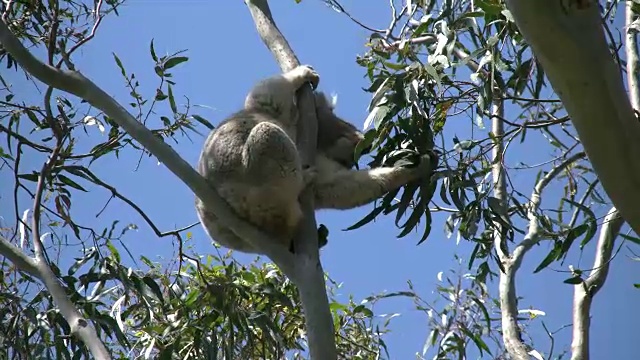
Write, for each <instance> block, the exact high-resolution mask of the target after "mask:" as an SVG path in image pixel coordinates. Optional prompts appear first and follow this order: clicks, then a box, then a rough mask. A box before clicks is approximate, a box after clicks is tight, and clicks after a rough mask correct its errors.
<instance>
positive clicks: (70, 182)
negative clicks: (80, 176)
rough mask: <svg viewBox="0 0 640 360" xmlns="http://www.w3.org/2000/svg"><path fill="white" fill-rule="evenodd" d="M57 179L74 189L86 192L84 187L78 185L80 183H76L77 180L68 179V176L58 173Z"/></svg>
mask: <svg viewBox="0 0 640 360" xmlns="http://www.w3.org/2000/svg"><path fill="white" fill-rule="evenodd" d="M58 179H59V180H60V182H62V183H63V184H65V185H68V186H71V187H72V188H74V189H76V190H80V191H84V192H87V190H85V188H83V187H82V186H80V184H78V183H77V182H75V181H73V180H71V179H69V178H68V177H66V176H64V175H62V174H60V175H58Z"/></svg>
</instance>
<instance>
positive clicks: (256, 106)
mask: <svg viewBox="0 0 640 360" xmlns="http://www.w3.org/2000/svg"><path fill="white" fill-rule="evenodd" d="M319 81H320V77H319V75H318V73H316V71H315V70H313V68H312V67H311V66H309V65H300V66H298V67H296V68H295V69H293V70H291V71H288V72H286V73H284V74H278V75H275V76H272V77H270V78H267V79H264V80H262V81H260V82H259V83H258V84H256V86H254V87H253V89H251V92H250V93H249V95H247V98H246V99H245V102H244V108H245V109H246V110H256V111H259V112H263V113H268V114H270V115H271V116H273V117H274V119H277V120H278V121H279V122H280V123H281V124H282V125H283V126H285V127H287V128H286V129H284V130H286V131H287V132H289V131H290V130H295V129H292V128H291V126H294V125H295V124H296V121H297V116H296V114H297V109H296V104H295V95H296V91H298V89H300V87H302V85H304V84H305V83H308V82H309V83H311V85H312V86H313V88H314V89H315V88H316V87H317V86H318V82H319ZM289 135H290V136H291V135H292V134H291V133H290V134H289Z"/></svg>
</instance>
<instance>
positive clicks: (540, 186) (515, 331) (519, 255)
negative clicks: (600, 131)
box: [498, 152, 585, 360]
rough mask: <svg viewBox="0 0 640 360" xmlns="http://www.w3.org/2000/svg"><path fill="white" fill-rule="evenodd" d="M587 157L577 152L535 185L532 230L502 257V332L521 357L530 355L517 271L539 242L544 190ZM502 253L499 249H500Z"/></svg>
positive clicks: (513, 353)
mask: <svg viewBox="0 0 640 360" xmlns="http://www.w3.org/2000/svg"><path fill="white" fill-rule="evenodd" d="M583 157H585V153H584V152H579V153H576V154H574V155H572V156H570V157H569V158H567V159H566V160H565V161H563V162H562V163H560V164H559V165H557V166H555V167H554V168H553V169H551V171H549V172H548V173H547V174H546V175H545V176H543V177H542V179H540V180H539V181H538V183H537V184H536V186H535V187H534V189H533V192H532V194H531V201H530V202H529V204H528V209H527V210H528V211H527V217H528V218H529V231H528V232H527V234H526V235H525V237H524V240H522V241H521V242H520V243H519V244H518V245H517V246H516V248H515V249H514V250H513V253H512V254H511V255H510V256H506V255H503V256H502V257H501V258H500V261H501V262H502V266H503V267H504V272H500V285H499V289H500V310H501V312H502V331H503V336H502V337H503V339H504V343H505V347H506V348H507V351H508V352H509V354H510V355H511V356H513V357H514V358H515V359H518V360H528V359H529V354H528V350H527V348H526V346H525V344H524V343H523V342H522V340H521V338H520V329H519V327H518V303H517V297H518V294H517V291H516V273H517V272H518V269H519V268H520V265H521V264H522V259H523V258H524V255H525V254H526V253H527V252H528V251H529V250H530V249H531V247H532V246H533V245H535V244H537V243H538V241H540V233H539V232H540V229H539V227H538V214H536V212H537V211H538V208H539V206H540V201H541V195H542V191H543V190H544V189H545V188H546V187H547V185H549V183H550V182H551V180H553V179H554V178H555V177H556V176H558V175H559V174H560V172H562V171H563V170H564V169H566V168H567V167H568V166H569V165H571V164H573V163H574V162H576V161H578V160H579V159H582V158H583ZM498 254H499V255H500V252H498Z"/></svg>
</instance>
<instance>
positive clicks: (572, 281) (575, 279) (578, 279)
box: [563, 276, 584, 285]
mask: <svg viewBox="0 0 640 360" xmlns="http://www.w3.org/2000/svg"><path fill="white" fill-rule="evenodd" d="M583 281H584V280H582V278H581V277H580V276H574V277H570V278H568V279H566V280H565V281H563V283H565V284H571V285H578V284H582V282H583Z"/></svg>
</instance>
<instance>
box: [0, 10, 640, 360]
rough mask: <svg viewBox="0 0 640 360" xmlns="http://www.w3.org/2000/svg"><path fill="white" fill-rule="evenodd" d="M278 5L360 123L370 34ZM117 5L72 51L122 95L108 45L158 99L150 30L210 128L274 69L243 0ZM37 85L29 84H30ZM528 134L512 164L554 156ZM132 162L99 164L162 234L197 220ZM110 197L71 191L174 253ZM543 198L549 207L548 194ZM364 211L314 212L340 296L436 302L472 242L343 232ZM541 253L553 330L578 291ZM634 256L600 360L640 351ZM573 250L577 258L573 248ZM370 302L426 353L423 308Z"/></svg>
mask: <svg viewBox="0 0 640 360" xmlns="http://www.w3.org/2000/svg"><path fill="white" fill-rule="evenodd" d="M365 3H366V5H365ZM343 4H344V5H345V6H346V7H347V8H348V9H350V10H351V11H352V13H353V14H354V15H356V16H357V17H358V19H359V20H361V21H363V22H365V23H366V24H368V25H370V26H372V27H374V28H384V27H386V26H387V25H388V23H389V21H388V19H389V12H388V2H387V1H366V2H364V1H344V2H343ZM271 6H272V11H273V14H274V17H275V19H276V22H277V24H278V26H279V28H280V30H281V31H282V32H283V34H284V35H285V37H286V38H287V39H288V40H289V42H290V44H291V46H292V47H293V49H294V51H295V52H296V54H297V55H298V57H299V59H301V61H302V62H303V63H309V64H311V65H313V66H314V68H315V69H316V70H317V71H318V72H319V73H320V76H321V81H320V89H321V90H323V91H326V92H329V93H331V92H335V93H337V94H338V107H337V112H338V113H339V114H340V115H341V116H342V117H344V118H345V119H349V120H350V121H351V122H353V123H354V124H355V125H357V126H359V127H361V126H362V124H363V121H364V119H365V117H366V115H367V113H366V109H367V106H368V103H369V100H370V95H369V94H368V93H365V92H364V91H362V90H361V89H362V88H364V87H368V86H369V85H370V84H369V82H368V81H367V79H366V78H364V70H363V69H362V68H361V67H359V66H358V65H357V64H356V63H355V58H356V55H358V54H363V53H364V52H365V51H366V48H365V46H364V44H365V42H366V40H367V37H368V32H366V31H365V30H363V29H361V28H359V27H357V26H356V25H355V24H353V23H352V22H351V21H349V20H348V19H347V18H346V17H344V16H342V15H339V14H337V13H335V12H333V11H332V10H330V9H329V8H328V7H326V6H324V5H323V4H322V3H321V2H320V1H318V0H305V1H303V2H302V4H300V5H296V4H295V2H294V1H293V0H290V1H271ZM120 14H121V16H119V17H115V16H111V17H108V18H106V19H105V21H104V22H103V23H102V25H101V28H100V29H99V32H98V36H97V37H96V38H95V39H94V40H93V41H92V42H90V43H89V44H88V45H87V46H85V47H83V48H82V50H80V51H79V53H77V54H76V60H77V67H78V69H79V70H81V71H82V72H83V73H84V74H85V75H86V76H88V77H89V78H90V79H92V80H93V81H94V82H95V83H96V84H98V85H99V86H100V87H101V88H102V89H104V90H105V91H107V93H109V94H111V95H112V96H114V97H115V98H116V99H117V100H118V101H120V102H122V103H128V102H130V98H129V97H128V90H127V89H126V88H125V87H124V80H123V78H122V77H121V76H120V73H119V70H118V69H117V66H116V64H115V62H114V61H113V57H112V52H113V53H116V54H117V55H118V57H119V58H120V59H121V60H122V62H123V64H124V66H125V68H126V69H127V71H128V72H134V73H135V74H136V78H137V79H138V81H139V82H140V84H141V89H140V92H141V93H143V94H144V96H145V97H151V96H152V94H153V91H154V89H155V86H156V85H157V81H156V79H157V78H156V77H155V75H154V73H153V62H152V60H151V57H150V55H149V42H150V41H151V39H155V49H156V53H157V54H158V55H163V54H168V53H173V52H175V51H178V50H182V49H188V51H187V53H186V56H188V57H189V58H190V61H189V62H187V63H186V64H183V65H181V66H180V67H179V68H175V69H174V71H173V74H174V80H175V81H176V82H177V83H178V85H177V87H176V89H175V91H176V95H177V96H176V99H177V101H178V102H179V103H182V104H184V103H185V99H184V98H183V97H182V96H183V95H184V96H187V97H188V98H189V99H190V103H191V104H199V105H203V106H207V107H209V108H205V107H203V108H197V109H194V110H193V112H194V113H198V114H200V115H202V116H204V117H205V118H207V119H209V120H210V121H211V122H212V123H214V124H217V123H218V122H219V121H220V120H222V119H223V118H224V117H225V116H227V115H228V114H230V113H232V112H234V111H235V110H237V109H238V108H239V107H240V106H241V105H242V103H243V100H244V96H245V94H246V92H247V91H248V89H249V88H250V87H251V86H252V84H253V83H255V82H256V81H257V80H259V79H261V78H263V77H266V76H269V75H271V74H273V73H275V72H278V71H279V68H278V67H277V65H276V63H275V61H274V59H273V57H272V56H271V54H270V53H269V52H268V50H267V49H266V47H265V46H264V44H263V43H262V42H261V40H260V39H259V37H258V35H257V33H256V31H255V28H254V24H253V22H252V20H251V16H250V14H249V12H248V10H247V9H246V7H245V5H244V4H243V2H242V1H205V0H182V1H160V0H155V1H150V0H131V1H129V2H128V3H127V4H126V5H125V6H123V7H121V8H120ZM3 71H6V70H3ZM3 76H4V75H3ZM8 79H9V80H10V81H12V82H13V83H14V85H16V86H20V84H23V86H26V85H25V82H24V77H22V76H20V75H17V74H16V73H14V72H12V71H11V72H10V73H8ZM29 89H33V87H31V86H29ZM24 98H25V99H27V100H32V101H37V99H39V98H41V95H39V94H37V93H26V94H24ZM515 115H517V114H510V113H509V112H507V118H508V117H509V116H515ZM447 126H449V127H452V128H451V129H448V130H447V131H450V132H448V134H451V135H450V136H453V134H454V133H455V134H457V135H458V136H459V137H461V139H462V138H464V135H465V134H469V131H470V130H469V129H470V122H469V121H468V120H466V121H465V120H462V118H461V120H457V119H456V121H454V122H452V121H450V122H449V123H448V125H447ZM94 130H95V131H93V132H91V131H89V134H88V137H87V139H86V140H83V141H86V143H84V142H81V143H80V144H79V146H80V147H81V148H86V149H88V148H90V147H91V146H93V145H94V144H96V143H97V142H99V141H104V139H105V135H101V134H100V133H99V132H98V131H97V129H94ZM199 130H200V131H201V132H203V134H204V133H205V131H206V129H205V128H204V127H200V128H199ZM475 131H478V130H477V129H476V130H475ZM485 131H488V130H485ZM476 134H477V133H476ZM529 136H530V137H531V138H532V139H533V140H530V139H529V138H528V139H527V140H528V141H532V142H528V143H526V144H525V146H526V147H521V148H518V150H517V151H518V152H517V153H514V154H513V155H511V156H513V157H514V158H517V161H518V162H519V161H523V162H530V163H534V162H536V161H540V160H542V159H548V155H547V153H546V152H545V153H543V154H536V152H535V151H527V148H528V149H532V148H535V147H536V146H538V145H540V146H544V144H543V143H542V141H543V138H542V137H540V136H538V137H535V135H529ZM449 140H450V139H449ZM203 141H204V138H203V137H200V136H199V135H197V134H191V136H190V139H188V138H181V139H180V143H179V144H175V143H172V144H171V145H172V146H173V147H174V149H176V150H177V151H178V152H179V153H180V154H181V155H182V156H183V157H184V158H185V159H186V160H187V161H189V162H190V163H192V164H195V163H196V161H197V158H198V155H199V151H200V147H201V146H202V143H203ZM41 161H42V159H41V158H39V157H36V155H35V154H33V153H27V154H25V156H24V160H23V171H25V170H26V169H29V168H33V169H39V168H40V166H41ZM138 161H139V154H138V153H133V152H126V153H124V154H122V155H121V156H120V158H115V157H113V156H108V157H105V158H101V159H100V160H99V161H97V162H96V163H95V164H94V166H92V169H93V170H94V171H95V173H96V174H98V175H101V176H103V178H104V179H107V180H108V181H109V182H110V183H111V185H113V186H116V187H117V188H118V189H119V190H120V191H121V192H122V193H123V194H125V195H127V196H128V197H130V198H131V199H132V200H134V201H135V202H136V203H137V204H138V205H140V206H141V207H142V208H143V209H144V210H145V211H146V213H147V214H148V215H149V216H150V217H151V218H152V219H153V220H154V222H155V223H156V224H160V226H161V228H162V230H165V231H166V230H170V229H173V228H177V227H183V226H185V225H188V224H190V223H193V222H196V221H197V217H196V213H195V210H194V208H193V194H192V193H191V192H190V191H189V190H188V188H187V187H186V186H184V185H183V184H182V183H181V182H180V181H179V180H178V179H177V178H176V177H175V176H174V175H173V174H171V173H170V172H169V171H168V170H167V169H166V168H165V167H164V166H162V165H158V164H157V162H156V161H155V160H154V159H148V158H143V159H142V161H141V162H140V166H139V168H137V170H136V166H137V164H138ZM513 162H514V163H515V162H516V161H515V160H513ZM533 174H534V173H529V174H528V175H527V174H522V175H517V176H516V177H515V180H514V181H515V183H516V185H522V186H525V187H522V188H521V189H524V190H523V191H525V193H530V191H531V190H530V189H531V187H530V184H531V183H532V181H533ZM8 176H11V175H10V174H8V173H7V172H6V171H5V170H3V171H2V172H0V179H3V180H1V181H0V182H2V183H5V181H7V180H8ZM561 191H562V189H561V188H560V186H557V188H552V189H550V191H549V192H548V193H547V194H546V196H547V197H548V198H550V199H553V201H554V202H555V201H557V200H556V199H558V197H557V196H559V195H560V194H561ZM108 197H109V194H107V193H106V192H104V191H93V192H91V193H90V194H87V195H84V194H78V195H76V194H74V205H73V214H74V217H75V218H77V219H78V220H79V221H81V222H84V223H86V224H96V225H95V226H96V227H100V226H105V225H107V224H109V223H111V221H113V220H114V219H120V220H121V221H122V222H124V223H126V222H135V223H137V224H138V225H139V226H140V229H139V230H138V231H137V232H135V233H134V232H130V233H129V234H128V235H127V237H126V241H127V246H128V247H129V249H131V250H132V252H133V253H134V254H145V255H146V256H147V257H150V258H152V259H154V258H156V259H159V258H160V257H164V258H165V259H166V258H167V257H170V256H172V255H173V254H174V253H175V247H174V246H173V244H172V242H171V240H170V239H168V238H162V239H158V238H156V237H155V236H154V235H153V233H152V232H151V231H150V230H149V229H148V228H147V226H146V225H145V224H144V223H143V222H142V220H141V219H140V218H139V217H138V216H137V215H135V214H134V213H133V212H132V211H130V210H129V209H128V208H126V206H125V205H124V204H121V203H118V202H115V201H113V202H112V203H111V204H110V205H109V207H107V210H106V211H105V212H104V213H103V214H102V215H101V217H100V218H99V219H96V217H95V216H96V213H97V212H98V211H99V209H101V208H102V205H103V204H104V202H105V201H106V200H107V199H108ZM21 201H22V202H21V204H20V206H21V209H20V211H22V210H24V209H25V208H26V207H27V206H30V205H31V204H30V202H28V201H27V200H26V199H25V198H22V199H21ZM549 205H550V206H553V203H549ZM0 209H1V210H0V215H2V217H3V218H4V219H5V221H7V220H8V219H11V218H12V217H11V216H12V213H13V209H12V200H11V198H10V194H9V193H7V192H6V191H3V192H2V198H1V199H0ZM369 210H370V207H369V206H366V207H363V208H360V209H356V210H351V211H347V212H339V211H321V212H319V213H318V215H317V218H318V222H319V223H324V224H326V225H327V226H328V227H329V229H330V230H331V234H330V238H329V245H328V246H327V247H325V248H324V249H323V251H322V260H323V264H324V268H325V270H326V271H328V272H329V274H330V275H331V277H332V278H333V279H335V280H336V281H338V282H343V283H344V285H343V287H342V290H341V292H340V293H341V294H342V295H344V296H345V298H344V299H346V296H348V295H349V294H352V295H353V296H354V297H355V299H356V300H359V299H362V298H364V297H366V296H368V295H371V294H375V293H379V292H381V291H395V290H402V289H405V288H406V281H407V280H411V281H412V282H413V284H414V285H415V287H416V290H418V291H419V292H420V293H421V295H422V296H423V297H424V298H425V299H426V300H433V299H435V298H436V297H437V295H436V294H433V293H432V292H433V289H435V285H436V284H437V279H436V275H437V273H438V272H440V271H447V270H448V269H450V268H452V267H454V268H457V265H456V263H455V261H454V260H453V255H454V254H456V253H457V254H460V255H462V256H463V257H464V256H466V255H467V254H468V253H469V251H470V250H471V244H469V243H466V242H464V241H462V242H461V244H460V246H456V243H455V238H451V239H447V238H446V237H445V235H444V231H443V224H444V223H443V220H444V219H443V218H442V217H441V216H436V217H434V219H435V222H434V225H433V230H432V234H431V236H430V237H429V239H428V240H427V241H426V242H425V243H423V244H421V245H420V246H416V242H417V240H418V239H419V235H420V234H415V235H410V236H407V237H405V238H403V239H396V234H397V233H398V230H397V229H396V228H395V227H394V225H393V220H392V218H391V217H389V218H386V219H385V218H382V217H381V218H379V219H378V220H377V221H376V222H374V223H370V224H368V225H367V226H365V227H364V228H361V229H358V230H355V231H351V232H342V231H340V229H344V228H346V227H348V226H350V225H352V224H353V223H354V222H355V221H357V220H359V219H360V218H361V217H362V216H363V215H365V214H367V213H368V211H369ZM604 212H606V208H600V209H597V214H600V215H602V214H604ZM193 235H194V244H195V250H196V251H197V252H199V253H201V254H206V253H208V252H211V251H212V250H213V247H212V246H211V245H210V242H209V239H208V237H207V236H206V234H205V233H204V231H202V230H201V228H200V227H199V226H198V227H196V228H194V230H193ZM593 243H595V240H594V241H593ZM547 249H548V248H547V246H546V245H541V246H538V247H535V248H534V249H533V250H532V251H531V253H530V254H529V256H528V257H527V258H525V262H524V266H523V268H522V269H521V270H520V272H519V283H518V286H519V288H518V290H519V295H520V296H522V297H524V298H525V299H524V300H522V301H520V307H521V308H522V307H528V306H529V305H531V306H532V307H534V308H537V309H541V310H544V311H546V313H547V316H546V317H545V318H544V320H545V321H546V322H547V324H548V326H549V328H550V329H557V328H559V327H561V326H563V325H565V324H569V323H570V321H571V313H570V310H571V304H572V297H571V296H572V288H571V287H570V286H569V285H565V284H562V280H564V279H565V278H567V277H568V274H566V273H558V272H556V271H553V270H561V271H566V270H567V268H566V265H565V267H561V266H560V265H559V264H554V265H552V266H551V267H550V269H549V270H546V271H543V272H542V273H540V274H536V275H534V274H532V270H533V269H534V268H535V266H537V264H538V263H539V262H540V261H541V260H542V259H543V258H544V256H545V255H546V253H547V251H548V250H547ZM65 256H66V255H65ZM69 256H73V255H72V254H71V255H69ZM629 256H630V254H629V252H627V251H624V250H623V251H622V252H621V253H620V254H618V257H617V258H616V260H615V261H614V264H613V266H612V269H611V272H610V275H609V279H608V281H607V284H606V285H605V288H604V290H603V291H602V292H600V293H599V294H598V296H597V298H596V300H595V302H594V305H593V311H592V314H593V315H594V317H593V319H592V347H591V349H592V353H591V355H592V358H593V359H608V358H626V357H628V356H629V354H632V353H637V352H638V351H640V344H639V343H638V342H637V341H634V340H635V339H636V336H635V335H633V332H634V331H636V330H637V324H638V323H640V315H639V314H638V313H636V312H632V311H630V312H628V313H626V312H625V310H626V309H632V308H633V307H632V306H633V305H634V304H638V301H639V300H640V294H639V293H638V291H637V290H633V288H632V284H633V283H634V282H636V283H637V282H640V281H638V277H637V276H634V274H637V269H638V267H637V265H636V263H634V262H633V261H632V260H630V259H629ZM237 258H238V259H240V260H246V261H249V260H250V259H252V257H250V256H243V255H238V256H237ZM465 260H466V258H465ZM571 260H572V261H573V260H575V261H576V262H577V261H578V257H573V258H571ZM576 262H573V263H574V264H575V263H576ZM591 262H592V253H591V252H588V251H587V252H585V253H584V254H583V259H582V262H581V263H580V264H581V265H583V268H586V267H588V264H590V263H591ZM551 269H553V270H551ZM492 290H496V288H494V289H492ZM376 310H377V313H379V314H382V313H395V312H397V313H401V314H402V315H401V316H400V317H398V318H396V319H394V321H393V322H392V330H393V332H392V333H391V334H390V335H388V337H387V338H386V341H387V344H388V346H389V348H390V351H391V354H392V358H394V359H409V358H413V354H415V353H416V352H420V351H421V349H422V346H423V343H424V341H425V339H426V336H427V333H428V329H427V328H426V323H427V322H426V319H425V317H424V315H423V314H422V313H420V312H418V311H416V310H414V309H413V307H412V304H411V303H410V302H408V301H389V302H384V303H382V305H379V306H378V307H377V308H376ZM538 330H539V329H538ZM570 331H571V330H570V328H568V329H565V330H563V331H561V332H560V333H559V335H557V337H556V349H559V348H566V347H568V345H569V342H568V339H569V336H570ZM534 335H536V337H535V339H536V340H537V341H536V344H537V345H538V346H539V350H540V351H544V352H546V351H547V349H548V345H549V343H548V339H547V337H546V336H544V335H543V333H542V332H539V331H535V332H534ZM556 353H557V351H556ZM625 355H626V356H625Z"/></svg>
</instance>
